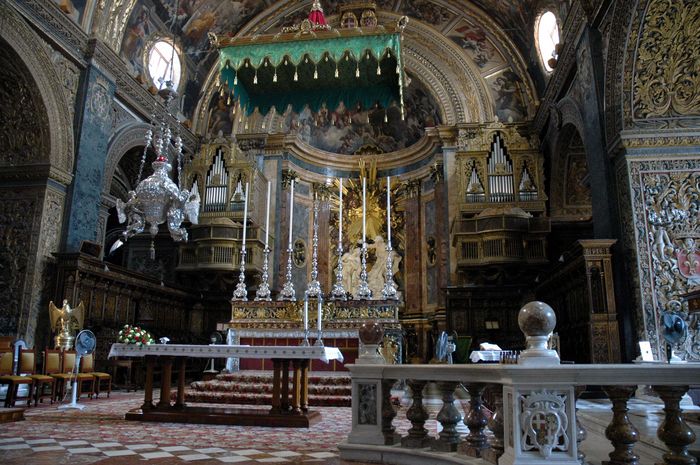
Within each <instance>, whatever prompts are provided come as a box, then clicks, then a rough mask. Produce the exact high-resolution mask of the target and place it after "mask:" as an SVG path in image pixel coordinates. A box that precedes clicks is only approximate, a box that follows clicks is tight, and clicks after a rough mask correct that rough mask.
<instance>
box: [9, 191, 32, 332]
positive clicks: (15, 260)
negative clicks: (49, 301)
mask: <svg viewBox="0 0 700 465" xmlns="http://www.w3.org/2000/svg"><path fill="white" fill-rule="evenodd" d="M36 208H37V202H36V200H35V199H33V198H22V197H19V198H17V197H16V196H14V195H7V193H5V195H3V196H2V201H0V334H2V335H11V336H14V335H16V334H17V333H18V332H19V331H20V329H21V328H20V318H21V312H20V311H18V309H22V307H23V305H22V304H23V294H24V288H25V283H26V274H27V271H28V268H29V267H30V263H29V261H30V252H31V250H30V248H29V247H28V246H27V240H28V239H29V238H30V237H31V235H32V220H33V218H34V212H35V210H36Z"/></svg>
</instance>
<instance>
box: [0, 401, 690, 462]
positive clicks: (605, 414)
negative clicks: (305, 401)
mask: <svg viewBox="0 0 700 465" xmlns="http://www.w3.org/2000/svg"><path fill="white" fill-rule="evenodd" d="M142 395H143V394H142V393H129V394H127V393H122V392H115V393H113V395H112V398H111V399H106V398H100V399H93V400H88V399H83V400H82V401H81V402H82V403H83V404H84V405H85V410H83V411H77V410H67V411H66V410H57V408H56V406H55V405H53V406H50V405H40V406H39V407H37V408H31V409H29V410H27V411H26V413H25V416H26V421H23V422H17V423H7V424H2V425H0V463H3V464H7V465H20V464H22V465H25V464H28V465H44V464H47V465H48V464H69V463H70V464H76V465H81V464H98V465H113V464H114V465H116V464H119V465H128V464H136V463H138V464H143V463H146V462H147V465H160V464H186V463H190V462H191V463H196V464H199V465H211V464H222V463H237V464H241V465H252V464H260V463H286V464H307V463H308V464H314V463H317V464H329V465H341V464H346V463H348V462H345V461H343V460H341V459H340V458H339V456H338V449H337V447H336V445H337V444H338V443H339V442H341V441H343V440H344V439H345V438H346V437H347V435H348V433H349V431H350V425H351V411H350V409H349V408H344V407H319V408H318V409H317V410H318V411H320V412H321V415H322V419H321V421H320V422H318V423H316V424H315V425H313V426H312V427H311V428H309V429H292V428H261V427H241V426H223V425H186V424H175V423H141V422H132V421H125V420H124V419H123V415H124V412H126V411H127V410H129V409H131V408H134V407H137V406H139V405H140V403H141V402H142ZM398 395H399V396H400V393H398ZM407 403H408V402H407V399H406V398H403V399H402V407H401V408H400V411H399V413H398V415H397V418H396V420H395V422H394V424H395V426H396V427H397V431H398V432H399V433H401V434H405V433H406V431H407V429H408V428H409V427H410V424H409V422H408V421H407V420H406V416H405V414H406V405H407ZM427 403H428V404H429V410H430V413H431V418H435V414H436V412H437V410H438V409H439V406H440V402H439V401H438V400H437V399H428V400H427ZM579 406H580V408H581V410H580V418H581V419H582V420H583V422H584V424H585V427H586V429H587V430H588V433H589V434H588V439H587V440H586V442H585V443H584V451H585V452H586V454H587V456H588V458H589V459H590V462H591V463H600V461H601V460H604V459H606V458H607V453H608V452H609V451H610V450H611V448H610V443H609V442H607V440H606V439H605V438H604V431H605V427H606V426H607V424H608V423H609V421H610V410H609V403H607V401H600V402H598V401H593V402H591V401H583V402H580V405H579ZM630 409H631V413H630V415H631V418H632V421H633V422H634V424H635V426H637V427H638V428H639V429H640V432H641V434H642V436H643V437H644V440H643V443H640V444H639V445H638V447H637V448H636V451H637V452H638V453H639V454H640V458H641V462H640V463H642V464H647V463H648V464H652V463H654V462H655V461H657V460H658V458H660V455H661V453H662V450H663V447H662V444H660V443H659V442H658V440H657V439H656V437H655V430H656V427H657V426H658V421H659V418H660V417H659V414H660V413H661V404H659V403H658V402H657V401H655V400H654V399H638V400H634V401H633V402H632V403H631V404H630ZM694 426H695V427H698V425H697V424H695V425H694ZM426 428H427V429H428V430H429V431H430V432H431V434H432V435H435V434H436V433H437V431H438V424H437V422H436V421H435V420H429V421H428V422H427V423H426ZM460 430H461V432H463V433H466V432H467V431H466V427H464V425H461V426H460ZM698 432H700V431H698ZM353 463H354V464H355V465H362V464H357V462H353Z"/></svg>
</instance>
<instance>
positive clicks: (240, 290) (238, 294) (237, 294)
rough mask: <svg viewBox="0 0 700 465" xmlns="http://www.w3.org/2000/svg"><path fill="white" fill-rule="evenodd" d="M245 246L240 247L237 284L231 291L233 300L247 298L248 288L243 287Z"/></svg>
mask: <svg viewBox="0 0 700 465" xmlns="http://www.w3.org/2000/svg"><path fill="white" fill-rule="evenodd" d="M245 254H246V251H245V247H243V248H242V249H241V274H239V275H238V284H236V290H235V291H233V299H234V300H243V301H246V300H248V290H247V289H246V288H245Z"/></svg>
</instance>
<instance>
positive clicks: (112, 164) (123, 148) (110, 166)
mask: <svg viewBox="0 0 700 465" xmlns="http://www.w3.org/2000/svg"><path fill="white" fill-rule="evenodd" d="M149 128H150V125H148V124H146V123H136V124H131V125H129V126H126V127H125V128H123V129H122V130H121V131H119V132H117V133H116V134H114V136H113V137H112V139H111V140H110V141H109V145H108V146H107V160H106V161H105V171H104V176H102V194H103V196H104V195H105V194H109V188H110V185H111V183H112V178H113V177H114V173H115V172H116V170H117V166H118V165H119V160H121V159H122V157H123V156H124V154H125V153H127V152H128V151H129V150H131V149H133V148H135V147H139V146H143V145H144V135H145V134H146V131H147V130H148V129H149Z"/></svg>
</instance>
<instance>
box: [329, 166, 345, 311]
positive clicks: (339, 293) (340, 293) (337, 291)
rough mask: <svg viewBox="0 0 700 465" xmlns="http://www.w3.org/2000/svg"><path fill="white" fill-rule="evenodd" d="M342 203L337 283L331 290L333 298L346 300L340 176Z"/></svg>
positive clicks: (339, 207) (339, 224) (339, 217)
mask: <svg viewBox="0 0 700 465" xmlns="http://www.w3.org/2000/svg"><path fill="white" fill-rule="evenodd" d="M339 197H340V203H339V206H338V247H337V249H336V250H337V254H338V266H337V267H336V269H335V284H334V285H333V289H332V290H331V296H330V298H331V299H334V300H338V299H339V300H346V299H347V291H346V290H345V288H344V287H343V178H340V189H339Z"/></svg>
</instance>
